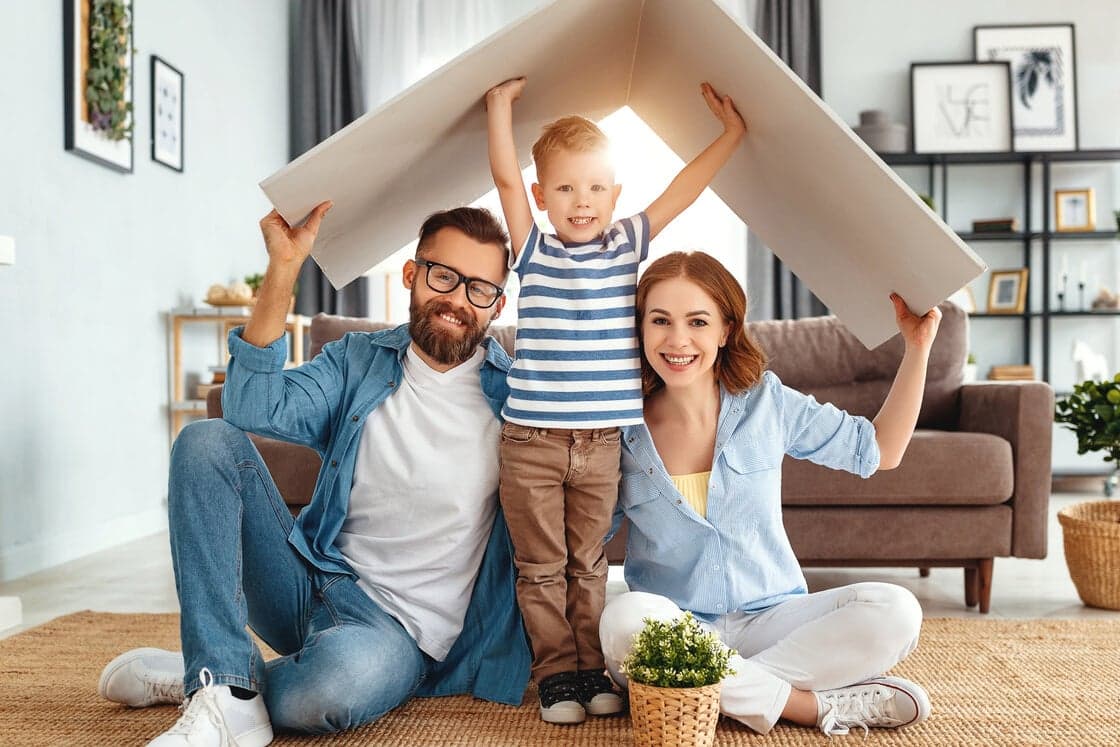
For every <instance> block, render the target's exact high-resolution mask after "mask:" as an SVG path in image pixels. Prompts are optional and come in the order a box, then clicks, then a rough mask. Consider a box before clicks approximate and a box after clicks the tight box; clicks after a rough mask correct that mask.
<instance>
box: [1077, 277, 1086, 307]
mask: <svg viewBox="0 0 1120 747" xmlns="http://www.w3.org/2000/svg"><path fill="white" fill-rule="evenodd" d="M1077 310H1078V311H1084V310H1085V281H1084V280H1081V281H1079V282H1078V283H1077Z"/></svg>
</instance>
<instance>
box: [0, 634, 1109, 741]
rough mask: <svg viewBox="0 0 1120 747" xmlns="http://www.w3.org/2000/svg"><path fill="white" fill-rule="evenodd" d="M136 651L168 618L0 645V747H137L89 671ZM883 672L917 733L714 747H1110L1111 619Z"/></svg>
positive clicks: (376, 731) (605, 726)
mask: <svg viewBox="0 0 1120 747" xmlns="http://www.w3.org/2000/svg"><path fill="white" fill-rule="evenodd" d="M136 646H159V647H164V648H178V617H177V616H176V615H115V614H108V613H94V612H81V613H78V614H74V615H69V616H67V617H63V618H59V619H57V620H54V621H52V622H50V623H48V624H46V625H43V626H41V627H38V628H35V629H33V630H29V631H26V632H24V633H21V634H20V635H17V636H14V637H12V638H8V639H6V640H0V745H3V746H4V747H10V746H16V745H67V746H69V745H98V746H101V745H139V744H144V743H145V742H146V741H147V740H149V739H151V738H152V737H154V736H155V735H156V734H158V733H160V732H161V731H163V730H164V729H166V728H167V727H169V726H170V725H171V724H172V723H174V721H175V719H176V718H177V711H176V709H175V708H174V707H173V706H161V707H157V708H146V709H129V708H124V707H122V706H117V705H114V704H112V703H108V702H105V701H103V700H101V699H99V698H98V697H97V677H98V674H99V673H100V671H101V668H102V667H103V666H104V665H105V664H106V663H107V662H108V661H109V660H110V659H112V658H113V657H114V656H115V655H116V654H117V653H119V652H121V651H123V650H125V649H128V648H133V647H136ZM894 673H895V674H898V675H901V676H905V677H909V678H911V679H914V680H916V681H918V682H920V683H922V684H923V685H924V686H925V687H926V688H927V689H928V690H929V693H930V697H931V699H932V700H933V716H932V717H931V718H930V720H929V721H927V722H926V723H924V724H921V725H919V726H916V727H913V728H911V729H905V730H901V731H895V730H886V729H876V730H872V732H871V734H870V736H869V737H868V738H867V740H866V741H865V740H864V739H863V738H862V736H861V735H860V734H856V733H853V734H851V735H849V736H847V737H834V738H833V739H831V740H829V739H827V738H826V737H824V736H823V735H822V734H820V733H819V732H817V731H815V730H813V729H804V728H800V727H793V726H789V725H786V724H780V725H779V726H778V727H777V728H775V729H774V731H772V732H771V733H770V734H769V735H768V736H766V737H761V736H759V735H757V734H754V733H753V732H751V731H750V730H748V729H747V728H746V727H744V726H741V725H739V724H738V723H736V722H733V721H729V720H728V719H726V718H725V719H722V720H721V721H720V725H719V731H718V732H717V735H716V744H717V745H744V744H751V745H755V744H757V745H762V744H766V745H774V746H775V747H786V746H788V745H806V744H831V745H833V747H836V746H838V745H844V744H852V745H857V744H858V745H862V744H865V743H867V744H869V743H874V744H882V745H937V746H938V747H941V746H942V745H960V746H961V747H975V746H977V745H1001V746H1002V745H1047V746H1048V747H1049V746H1050V745H1120V617H1118V619H1116V620H1087V621H1074V620H1056V621H1051V620H1027V621H1006V620H980V619H976V620H956V619H935V620H927V621H926V622H925V626H924V628H923V633H922V641H921V644H920V645H919V647H918V650H917V651H915V652H914V653H913V654H912V655H911V656H910V658H909V659H908V660H907V661H905V662H903V664H902V665H900V666H899V667H897V668H896V670H895V672H894ZM531 696H532V694H531V693H530V694H529V695H527V697H526V701H525V702H526V703H527V704H528V703H530V702H531ZM630 740H631V737H630V721H629V718H627V717H612V718H602V719H592V720H589V721H588V722H586V723H584V724H582V725H579V726H574V727H558V726H550V725H547V724H544V723H542V722H541V721H540V719H539V718H538V717H537V714H536V708H535V707H533V706H531V705H524V706H522V707H520V708H511V707H509V706H499V705H493V704H490V703H485V702H483V701H478V700H474V699H472V698H469V697H455V698H434V699H421V700H414V701H412V702H411V703H409V704H408V705H406V706H405V707H403V708H401V709H398V710H397V711H395V712H394V713H392V714H390V715H389V716H387V717H385V718H384V719H382V721H381V722H379V723H377V724H373V725H371V726H367V727H364V728H362V729H357V730H354V731H350V732H346V733H344V734H341V735H335V736H334V737H331V738H325V737H320V738H308V737H297V736H293V735H288V734H284V735H280V736H279V737H278V738H277V740H276V741H275V742H274V744H276V745H325V744H337V745H393V746H394V747H424V746H428V745H489V746H493V747H498V746H502V747H504V746H505V745H554V744H555V745H610V746H611V747H622V745H627V744H629V743H630Z"/></svg>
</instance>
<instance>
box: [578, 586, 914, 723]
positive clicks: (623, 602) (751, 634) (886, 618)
mask: <svg viewBox="0 0 1120 747" xmlns="http://www.w3.org/2000/svg"><path fill="white" fill-rule="evenodd" d="M681 614H682V612H681V609H680V608H679V607H677V605H676V604H674V603H673V602H672V601H670V600H669V599H667V598H665V597H663V596H660V595H658V594H647V593H645V592H640V591H632V592H627V593H625V594H622V595H620V596H618V597H616V598H614V599H613V600H611V601H610V602H609V603H608V604H607V606H606V609H604V610H603V616H602V618H601V620H600V622H599V635H600V638H601V640H602V644H603V655H604V657H605V658H606V661H607V669H608V670H609V671H610V673H611V676H612V677H614V679H615V681H616V682H618V684H619V685H621V686H623V687H626V684H627V680H626V676H625V675H624V674H622V672H621V664H622V662H623V661H624V660H625V659H626V655H627V654H628V653H629V652H630V646H631V645H632V643H633V640H634V636H635V635H637V633H638V631H640V630H641V629H642V625H643V622H642V620H643V618H646V617H651V618H654V619H656V620H673V619H676V618H678V617H680V616H681ZM699 622H700V624H701V626H702V627H703V628H705V629H706V630H709V631H712V632H714V633H715V634H716V635H718V636H719V638H720V640H721V641H723V642H724V643H725V644H726V645H727V646H728V647H729V648H731V649H732V650H733V653H732V656H731V662H730V664H731V668H732V669H733V670H734V674H731V675H729V676H728V677H726V678H725V679H724V680H723V687H722V688H720V712H721V713H723V714H724V715H725V716H730V717H731V718H734V719H736V720H738V721H741V722H743V723H744V724H746V725H747V726H749V727H750V728H751V729H754V730H755V731H757V732H759V733H760V734H765V733H767V732H768V731H770V729H772V728H773V727H774V724H775V723H777V721H778V719H779V717H780V716H781V713H782V710H783V709H784V708H785V705H786V702H787V701H788V700H789V696H790V690H791V688H797V689H798V690H812V691H817V690H832V689H834V688H838V687H847V686H848V685H854V684H855V683H857V682H861V681H863V680H866V679H868V678H870V677H875V676H878V675H880V674H882V673H883V672H886V671H887V670H888V669H890V668H891V667H893V666H894V665H896V664H898V662H900V661H902V660H903V659H904V658H906V656H907V655H908V654H909V653H910V652H911V651H913V650H914V648H915V646H917V645H918V633H919V631H920V629H921V627H922V608H921V605H919V604H918V600H917V599H915V598H914V595H913V594H911V593H910V592H909V591H908V590H906V589H904V588H902V587H901V586H895V585H894V584H884V583H871V582H868V583H859V584H852V585H850V586H841V587H839V588H836V589H828V590H827V591H820V592H817V593H815V594H806V595H804V596H799V597H795V598H793V599H790V600H788V601H786V602H782V603H781V604H778V605H776V606H774V607H771V608H770V609H768V610H765V611H763V612H757V613H746V612H733V613H731V614H729V615H724V616H722V617H720V618H718V619H717V620H716V621H715V622H714V623H705V622H704V621H702V620H700V621H699ZM735 652H737V653H735Z"/></svg>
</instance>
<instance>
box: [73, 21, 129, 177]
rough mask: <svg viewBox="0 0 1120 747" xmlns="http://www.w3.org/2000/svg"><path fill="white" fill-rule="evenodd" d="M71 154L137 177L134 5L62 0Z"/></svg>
mask: <svg viewBox="0 0 1120 747" xmlns="http://www.w3.org/2000/svg"><path fill="white" fill-rule="evenodd" d="M62 15H63V26H62V28H63V31H62V37H63V40H62V56H63V60H62V70H63V90H62V93H63V111H64V116H65V119H66V121H65V127H64V128H63V129H64V131H65V146H66V150H68V151H70V152H71V153H74V154H75V155H79V156H81V157H83V158H88V159H89V160H91V161H94V162H95V163H99V164H101V165H102V166H107V167H109V168H111V169H115V170H116V171H121V172H124V173H131V172H132V132H133V117H132V83H133V73H134V69H133V68H134V66H133V61H132V25H133V18H132V0H122V1H121V2H119V3H94V2H93V0H63V4H62Z"/></svg>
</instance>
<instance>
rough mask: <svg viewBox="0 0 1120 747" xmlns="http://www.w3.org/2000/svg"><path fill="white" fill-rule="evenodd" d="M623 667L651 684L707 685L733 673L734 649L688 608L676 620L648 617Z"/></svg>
mask: <svg viewBox="0 0 1120 747" xmlns="http://www.w3.org/2000/svg"><path fill="white" fill-rule="evenodd" d="M644 622H645V627H644V628H642V630H641V632H640V633H638V635H637V637H636V638H635V640H634V645H633V647H632V648H631V649H630V654H629V656H627V657H626V660H625V661H624V662H623V663H622V671H623V672H624V673H625V674H626V676H627V677H629V678H630V680H632V681H633V682H640V683H642V684H643V685H650V686H652V687H706V686H707V685H714V684H715V683H717V682H719V681H720V680H722V679H723V678H724V677H726V676H727V675H729V674H731V673H732V669H731V667H730V666H729V665H728V659H729V658H730V656H731V650H730V649H729V648H728V647H727V646H725V645H723V643H722V642H721V641H720V640H719V638H718V637H717V636H716V634H715V633H706V632H704V630H703V629H702V628H701V627H700V623H698V622H697V621H696V618H694V617H693V616H692V613H691V612H686V613H684V615H683V616H682V617H679V618H677V619H675V620H668V621H663V620H654V619H651V618H648V617H647V618H645V620H644Z"/></svg>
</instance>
